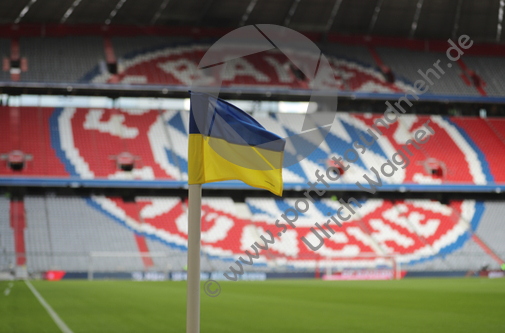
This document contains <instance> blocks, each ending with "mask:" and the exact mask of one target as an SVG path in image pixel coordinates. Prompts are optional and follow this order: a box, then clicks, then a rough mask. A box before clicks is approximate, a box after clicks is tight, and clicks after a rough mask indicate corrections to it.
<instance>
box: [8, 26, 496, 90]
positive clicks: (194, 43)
mask: <svg viewBox="0 0 505 333" xmlns="http://www.w3.org/2000/svg"><path fill="white" fill-rule="evenodd" d="M104 38H105V39H107V40H109V39H108V38H109V37H100V36H67V37H20V38H19V49H20V56H21V58H24V59H26V61H27V68H26V69H27V70H22V71H21V73H20V80H21V81H23V82H61V83H74V82H82V83H86V82H95V83H107V82H110V83H126V84H169V85H190V84H191V81H192V79H193V78H194V77H193V76H192V73H193V71H194V69H195V68H196V64H197V63H198V61H199V60H200V58H201V57H202V56H203V54H204V51H205V50H206V49H207V48H208V47H209V46H210V45H211V44H208V43H211V42H212V40H210V39H206V38H201V39H198V40H195V39H191V38H189V37H174V36H162V35H159V36H156V35H149V36H129V37H115V36H113V37H110V46H111V50H112V51H113V54H115V58H116V61H117V64H116V65H117V68H118V74H117V75H111V74H110V73H109V72H108V68H107V61H106V52H105V47H104ZM206 40H208V41H209V42H208V43H206ZM10 44H11V40H9V39H1V40H0V55H1V56H2V58H6V59H7V60H8V59H10ZM107 45H109V44H107ZM321 47H322V48H323V51H324V52H326V53H327V54H328V56H329V58H330V61H331V63H332V66H333V68H334V71H335V76H336V79H337V86H336V87H335V86H329V88H331V89H335V88H337V89H340V90H342V91H346V90H347V91H356V92H376V93H398V92H402V91H405V90H406V89H407V88H408V87H410V86H411V84H412V83H413V82H414V81H416V80H417V79H419V77H420V76H419V73H418V70H420V69H421V70H423V71H426V70H427V69H428V68H431V67H433V63H434V62H435V61H437V60H439V59H444V58H445V54H443V53H441V52H440V53H439V52H424V51H419V50H410V49H407V48H404V47H400V45H399V46H398V47H381V46H379V47H374V48H371V47H370V46H368V47H367V46H366V44H365V43H363V44H345V43H339V42H336V43H327V44H324V45H321ZM501 59H502V58H501V57H498V56H493V55H490V56H486V55H481V56H476V55H468V56H466V55H465V56H464V57H463V58H462V60H461V61H459V62H458V63H457V64H456V63H455V64H454V66H452V68H447V67H446V66H445V64H443V70H444V71H445V74H444V75H443V76H442V77H441V78H440V79H438V80H437V84H436V85H434V86H432V87H431V88H430V93H432V94H439V95H451V96H479V95H482V94H484V95H489V96H501V95H503V91H504V89H505V88H504V87H505V85H504V83H503V82H502V81H501V80H502V79H501V76H502V75H500V73H501V72H500V71H503V68H504V67H505V66H504V64H503V61H502V60H501ZM377 60H380V61H379V63H378V62H377ZM286 61H287V60H286V58H285V57H284V58H283V57H280V55H279V54H278V53H276V52H267V53H266V54H263V55H255V56H249V57H246V58H244V59H241V60H240V61H239V62H240V64H239V63H237V65H236V66H239V67H236V68H235V69H237V68H239V69H241V70H242V71H241V72H240V73H241V74H240V75H232V76H231V78H228V79H225V81H224V82H223V84H224V85H225V86H227V85H228V86H230V85H232V86H234V87H236V86H240V85H242V86H243V85H247V86H256V87H260V88H261V87H269V86H270V87H279V86H282V87H291V88H307V84H306V83H305V82H303V80H300V79H299V78H298V79H297V78H296V75H295V73H294V72H293V71H292V70H290V69H289V68H288V67H289V66H287V63H286ZM244 64H246V66H247V68H248V70H249V69H252V72H251V71H249V73H247V71H243V69H244V68H240V66H242V65H244ZM383 66H385V67H387V68H390V69H391V70H392V76H393V77H394V78H396V80H395V82H392V83H388V82H386V81H387V80H386V78H385V76H384V73H383V68H382V67H383ZM4 67H5V66H4ZM229 67H230V66H228V67H227V68H228V70H229ZM223 75H225V77H228V76H229V75H230V73H229V72H224V73H223ZM0 80H1V81H10V80H11V75H10V73H9V70H8V69H7V68H4V70H3V71H2V72H1V73H0ZM111 80H112V81H111ZM477 81H478V82H477ZM480 87H482V90H481V89H480Z"/></svg>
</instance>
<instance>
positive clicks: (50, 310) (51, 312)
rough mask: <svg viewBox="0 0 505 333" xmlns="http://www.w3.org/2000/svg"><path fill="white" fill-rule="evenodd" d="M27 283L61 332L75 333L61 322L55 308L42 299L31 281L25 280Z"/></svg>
mask: <svg viewBox="0 0 505 333" xmlns="http://www.w3.org/2000/svg"><path fill="white" fill-rule="evenodd" d="M25 283H26V285H27V286H28V288H30V290H31V291H32V293H33V294H34V295H35V297H37V299H38V300H39V302H40V304H42V306H43V307H44V308H45V309H46V311H47V313H49V315H50V316H51V318H53V320H54V322H55V324H56V325H57V326H58V327H59V328H60V330H61V331H62V332H63V333H73V332H72V330H71V329H70V328H68V326H67V324H65V322H64V321H63V320H61V318H60V316H58V314H57V313H56V312H55V311H54V310H53V308H52V307H51V306H50V305H49V304H48V303H47V302H46V300H45V299H44V298H42V296H41V295H40V294H39V292H38V291H37V289H35V287H34V286H32V284H31V283H30V281H28V280H25Z"/></svg>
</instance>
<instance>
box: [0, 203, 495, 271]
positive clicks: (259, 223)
mask: <svg viewBox="0 0 505 333" xmlns="http://www.w3.org/2000/svg"><path fill="white" fill-rule="evenodd" d="M295 201H296V199H273V198H247V199H246V205H244V204H241V203H234V202H233V200H232V199H231V198H226V197H206V198H204V199H203V206H202V250H203V252H204V253H205V257H204V260H203V261H202V265H203V266H202V267H204V268H207V269H210V270H216V269H218V270H219V269H226V268H227V260H230V259H231V258H232V257H234V256H236V255H243V252H244V250H247V249H248V248H249V247H250V246H251V244H253V243H254V242H255V241H256V242H261V240H260V238H259V237H260V236H261V235H264V236H265V237H267V238H269V236H267V231H270V232H271V233H272V235H273V236H274V239H275V243H274V244H272V245H271V246H270V248H269V249H268V250H266V251H265V250H261V251H260V255H261V256H260V258H259V259H258V260H257V261H256V263H257V264H259V266H257V265H255V266H254V267H252V266H251V267H246V269H247V270H250V269H255V270H258V269H259V270H261V269H262V267H264V268H265V267H273V266H275V267H277V269H283V270H290V269H302V270H305V269H314V267H316V265H319V264H320V263H321V262H322V263H330V262H332V261H333V265H337V266H338V265H339V263H338V262H339V261H342V260H343V258H344V257H346V256H347V257H359V256H377V257H380V256H384V255H392V254H395V255H396V260H397V262H398V263H399V264H401V265H402V266H404V267H405V268H407V269H409V270H413V271H423V270H439V271H451V270H460V271H461V270H471V271H477V270H479V269H481V268H482V267H484V266H487V267H489V268H492V269H496V268H497V267H498V263H497V262H496V260H495V259H493V256H491V255H490V254H489V253H487V251H486V249H485V248H483V246H482V245H479V243H476V242H475V241H474V239H473V238H472V235H473V234H474V233H475V234H476V235H478V236H479V237H480V240H481V241H480V242H482V244H485V245H487V246H488V247H489V248H491V249H492V250H493V251H494V253H495V254H496V255H497V256H498V257H501V258H503V256H504V255H505V249H504V248H503V245H502V242H501V240H500V237H501V236H500V235H501V234H500V219H499V217H500V216H502V215H503V209H504V208H503V204H502V203H498V202H486V203H485V204H484V203H482V202H475V201H472V200H465V201H452V202H451V203H450V204H449V205H445V204H441V203H440V202H438V201H431V200H426V199H422V200H421V199H416V200H400V201H390V200H383V199H369V200H362V201H360V204H361V205H362V207H361V208H356V211H357V212H358V214H356V215H353V216H352V218H351V219H350V220H348V221H345V222H343V225H342V227H338V226H337V225H336V224H334V223H330V226H331V227H332V228H333V229H334V230H335V233H334V234H333V235H332V236H331V237H330V238H329V239H325V240H324V245H322V247H321V249H319V250H318V251H316V252H313V251H311V250H310V249H309V247H308V245H306V243H304V242H302V241H301V239H302V237H306V239H307V240H308V241H309V242H310V243H311V244H312V245H314V246H315V245H317V243H318V242H319V241H318V240H317V239H316V237H315V236H314V234H313V232H312V231H311V230H310V228H311V227H314V226H315V222H316V221H319V223H320V224H321V225H322V224H323V223H324V222H325V221H326V220H327V219H328V216H327V215H326V213H327V212H330V213H331V214H332V215H336V214H337V209H338V208H339V207H341V206H342V205H341V204H340V203H339V202H337V201H333V200H330V199H321V200H318V201H316V203H315V209H311V210H309V212H307V213H306V214H300V216H299V218H298V219H297V220H296V222H294V224H295V226H296V228H294V229H293V228H291V227H288V229H287V231H286V232H285V234H284V235H283V236H282V238H281V237H279V236H278V235H277V231H278V230H279V229H278V227H276V226H275V221H276V220H277V219H279V220H280V221H282V223H283V224H286V223H285V221H284V220H283V219H281V214H283V212H285V211H286V209H288V208H290V207H294V204H295ZM185 205H186V204H185V203H184V202H183V201H182V200H181V199H180V198H176V197H137V198H135V200H134V201H127V202H125V201H123V200H122V199H121V198H117V197H104V196H92V197H82V198H76V197H59V196H58V197H56V196H51V195H45V196H26V197H25V199H24V206H25V209H26V229H25V230H24V233H25V239H26V244H27V245H26V246H27V247H26V254H27V262H26V265H27V269H28V271H29V272H43V271H47V270H66V271H74V272H85V271H87V270H88V268H89V265H90V252H97V251H98V252H108V253H125V252H127V253H139V252H146V253H153V252H156V253H166V254H167V256H169V258H170V259H169V260H168V267H167V268H168V269H170V270H181V269H182V267H183V266H184V264H185V260H186V252H185V248H186V245H187V212H186V208H185ZM8 208H9V200H8V199H6V198H2V199H1V200H0V212H1V213H2V214H0V218H2V220H1V221H0V222H1V223H0V228H1V229H0V231H1V233H0V236H1V241H2V251H3V253H2V257H1V258H2V266H3V267H4V268H5V267H6V265H8V264H9V260H13V256H12V253H13V250H14V233H13V229H12V228H11V227H10V224H9V220H8V219H6V217H7V216H8V215H9V211H8ZM70 216H71V218H69V217H70ZM290 218H291V219H292V218H293V216H291V217H290ZM286 225H287V224H286ZM136 237H141V238H142V239H145V248H144V249H143V248H141V247H139V243H138V241H136ZM152 260H153V261H154V263H155V264H154V265H153V264H151V265H147V264H146V260H144V262H143V261H142V260H141V259H140V257H129V258H121V257H106V258H102V259H101V260H99V261H96V262H95V263H94V268H93V269H94V270H95V271H97V272H99V271H111V270H116V271H143V270H149V268H150V267H152V266H155V267H157V268H159V267H166V265H167V263H166V262H164V261H163V260H166V259H164V258H157V257H154V258H152ZM223 260H224V261H223ZM373 260H377V259H373ZM373 260H372V259H367V258H360V259H358V260H355V261H354V262H353V263H346V264H347V265H351V266H354V267H363V266H366V265H368V264H370V262H373ZM228 262H229V261H228ZM10 263H11V264H13V263H12V261H11V262H10ZM228 265H229V264H228ZM265 265H266V266H265ZM272 265H273V266H272Z"/></svg>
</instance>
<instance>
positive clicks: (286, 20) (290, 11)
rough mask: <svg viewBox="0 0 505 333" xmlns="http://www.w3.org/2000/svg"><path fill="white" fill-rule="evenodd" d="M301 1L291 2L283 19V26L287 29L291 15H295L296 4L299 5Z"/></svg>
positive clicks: (294, 0)
mask: <svg viewBox="0 0 505 333" xmlns="http://www.w3.org/2000/svg"><path fill="white" fill-rule="evenodd" d="M300 1H301V0H293V3H292V4H291V7H290V8H289V12H288V15H286V17H285V18H284V26H285V27H287V26H288V25H289V23H291V19H292V18H293V15H295V12H296V8H298V4H299V3H300Z"/></svg>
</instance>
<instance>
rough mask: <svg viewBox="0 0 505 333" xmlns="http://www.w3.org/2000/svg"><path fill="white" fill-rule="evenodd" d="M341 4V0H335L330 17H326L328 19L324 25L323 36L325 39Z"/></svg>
mask: <svg viewBox="0 0 505 333" xmlns="http://www.w3.org/2000/svg"><path fill="white" fill-rule="evenodd" d="M341 4H342V0H336V1H335V4H334V5H333V9H332V10H331V13H330V17H329V18H328V21H327V22H326V25H325V27H324V36H325V38H324V39H326V36H327V35H328V33H329V32H330V30H331V27H332V26H333V22H335V17H337V13H338V9H339V8H340V5H341Z"/></svg>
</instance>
